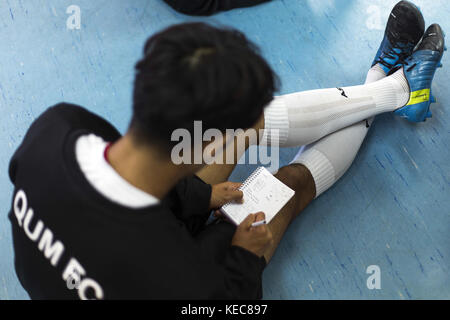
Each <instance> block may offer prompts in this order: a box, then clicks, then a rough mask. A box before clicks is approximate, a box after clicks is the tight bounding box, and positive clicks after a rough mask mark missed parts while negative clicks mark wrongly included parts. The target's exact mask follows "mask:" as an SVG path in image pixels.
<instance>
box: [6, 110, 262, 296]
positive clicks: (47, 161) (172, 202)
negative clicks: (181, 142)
mask: <svg viewBox="0 0 450 320" xmlns="http://www.w3.org/2000/svg"><path fill="white" fill-rule="evenodd" d="M89 133H93V134H96V135H98V136H101V137H102V138H103V139H104V140H106V141H115V140H117V139H118V138H119V137H120V134H119V133H118V132H117V130H116V129H115V128H114V127H112V126H111V125H110V124H109V123H108V122H107V121H105V120H104V119H102V118H100V117H98V116H96V115H94V114H92V113H90V112H88V111H87V110H85V109H83V108H81V107H78V106H74V105H68V104H60V105H58V106H55V107H52V108H50V109H48V110H47V111H46V112H44V113H43V114H42V115H41V116H40V117H39V118H38V119H37V120H36V121H35V122H34V123H33V124H32V126H31V128H30V129H29V131H28V133H27V134H26V136H25V138H24V140H23V142H22V144H21V145H20V147H19V148H18V150H17V151H16V152H15V154H14V156H13V158H12V160H11V163H10V168H9V175H10V179H11V181H12V182H13V183H14V186H15V189H14V196H13V201H12V209H11V211H10V213H9V218H10V221H11V224H12V234H13V243H14V252H15V268H16V272H17V275H18V278H19V280H20V282H21V283H22V285H23V287H24V288H25V289H26V290H27V292H28V293H29V295H30V297H31V298H33V299H77V298H97V299H128V298H135V299H180V298H184V299H229V298H235V299H256V298H261V292H262V291H261V276H262V272H263V269H264V267H265V260H264V258H258V257H257V256H255V255H254V254H252V253H250V252H248V251H246V250H244V249H242V248H239V247H234V246H231V238H232V236H233V234H234V231H235V227H234V226H233V225H231V224H228V223H225V222H222V223H219V224H214V225H210V226H207V227H205V222H206V220H207V219H208V216H209V212H208V206H209V201H210V196H211V186H210V185H208V184H205V183H204V182H202V181H201V180H200V179H198V178H196V177H189V178H186V179H183V180H182V181H180V182H179V183H178V185H177V186H176V187H175V188H174V189H173V190H172V191H171V192H170V194H169V195H168V196H167V197H166V198H165V199H163V200H162V201H161V202H160V204H158V205H153V206H149V207H146V208H142V209H131V208H127V207H123V206H121V205H119V204H116V203H114V202H111V201H109V200H108V199H107V198H105V197H103V196H102V195H101V194H100V193H99V192H97V190H95V189H94V188H93V187H92V186H91V185H90V183H89V182H88V181H87V180H86V178H85V177H84V175H83V173H82V172H81V170H80V168H79V165H78V163H77V161H76V158H75V141H76V140H77V139H78V137H80V136H81V135H84V134H89Z"/></svg>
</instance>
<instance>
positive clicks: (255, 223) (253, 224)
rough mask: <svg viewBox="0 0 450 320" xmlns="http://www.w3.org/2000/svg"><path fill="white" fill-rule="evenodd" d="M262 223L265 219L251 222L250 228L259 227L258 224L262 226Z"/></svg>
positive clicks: (264, 222)
mask: <svg viewBox="0 0 450 320" xmlns="http://www.w3.org/2000/svg"><path fill="white" fill-rule="evenodd" d="M264 224H266V220H262V221H257V222H254V223H252V228H255V227H259V226H262V225H264Z"/></svg>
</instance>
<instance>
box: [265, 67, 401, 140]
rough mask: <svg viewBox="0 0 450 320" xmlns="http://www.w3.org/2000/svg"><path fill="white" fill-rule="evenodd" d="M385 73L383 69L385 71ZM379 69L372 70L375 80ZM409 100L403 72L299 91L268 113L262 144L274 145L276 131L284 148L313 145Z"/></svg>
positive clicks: (281, 98)
mask: <svg viewBox="0 0 450 320" xmlns="http://www.w3.org/2000/svg"><path fill="white" fill-rule="evenodd" d="M381 71H382V70H381ZM376 73H378V77H379V76H380V73H379V70H377V69H373V70H371V75H370V78H374V77H375V76H376ZM408 99H409V87H408V83H407V81H406V79H405V76H404V74H403V70H402V69H401V70H399V71H398V72H396V73H395V74H393V75H391V76H389V77H387V78H384V79H382V80H380V81H376V82H372V83H367V84H365V85H360V86H354V87H344V88H333V89H321V90H312V91H305V92H297V93H293V94H287V95H283V96H279V97H276V98H275V99H274V101H273V102H272V103H271V104H270V105H269V106H268V107H267V108H266V110H265V111H264V118H265V128H264V134H263V138H262V142H261V144H263V145H264V144H270V142H271V138H272V137H271V134H270V132H271V131H272V130H276V131H272V132H273V133H274V134H275V133H276V135H277V136H278V137H279V140H280V141H279V146H280V147H296V146H302V145H307V144H310V143H312V142H314V141H317V140H319V139H321V138H323V137H324V136H326V135H328V134H330V133H333V132H336V131H338V130H340V129H342V128H345V127H348V126H350V125H352V124H354V123H357V122H360V121H362V120H364V119H370V118H372V117H374V116H375V115H377V114H380V113H384V112H389V111H395V110H396V109H398V108H400V107H403V106H404V105H405V104H406V103H407V102H408Z"/></svg>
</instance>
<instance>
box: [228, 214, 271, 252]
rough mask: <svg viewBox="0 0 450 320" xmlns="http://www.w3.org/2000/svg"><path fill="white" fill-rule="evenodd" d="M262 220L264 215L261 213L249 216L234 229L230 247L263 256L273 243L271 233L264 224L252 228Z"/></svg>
mask: <svg viewBox="0 0 450 320" xmlns="http://www.w3.org/2000/svg"><path fill="white" fill-rule="evenodd" d="M264 219H265V215H264V213H262V212H258V213H256V214H250V215H249V216H248V217H247V218H245V220H244V221H242V223H241V224H240V225H239V226H238V228H237V229H236V233H235V234H234V236H233V239H232V241H231V245H234V246H238V247H241V248H244V249H246V250H248V251H250V252H252V253H254V254H256V255H257V256H258V257H262V256H264V254H265V253H266V250H267V249H268V247H269V246H270V245H271V244H272V243H273V238H272V232H270V230H269V228H268V227H267V225H266V224H264V225H262V226H259V227H252V223H254V222H257V221H263V220H264Z"/></svg>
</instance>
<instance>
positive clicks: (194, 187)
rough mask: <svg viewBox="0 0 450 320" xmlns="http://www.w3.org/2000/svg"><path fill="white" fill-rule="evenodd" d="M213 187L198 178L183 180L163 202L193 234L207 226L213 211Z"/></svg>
mask: <svg viewBox="0 0 450 320" xmlns="http://www.w3.org/2000/svg"><path fill="white" fill-rule="evenodd" d="M211 191H212V187H211V185H209V184H207V183H205V182H203V181H202V180H201V179H200V178H198V177H197V176H192V177H187V178H184V179H182V180H181V181H180V182H178V184H177V185H176V186H175V187H174V188H173V189H172V191H171V192H170V193H169V195H168V196H167V197H166V198H165V199H164V200H163V201H164V202H165V203H166V205H167V206H168V207H169V208H170V210H171V211H172V212H174V214H175V216H176V217H177V218H178V219H179V220H181V221H183V222H184V224H185V225H186V227H187V228H188V230H189V231H190V232H191V233H192V234H196V233H198V232H199V231H200V230H201V229H203V227H204V226H205V223H206V221H207V220H208V218H209V216H210V214H211V210H209V205H210V202H211Z"/></svg>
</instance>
